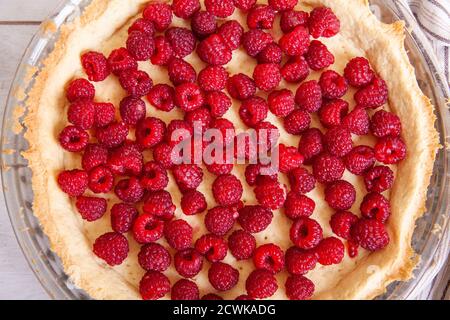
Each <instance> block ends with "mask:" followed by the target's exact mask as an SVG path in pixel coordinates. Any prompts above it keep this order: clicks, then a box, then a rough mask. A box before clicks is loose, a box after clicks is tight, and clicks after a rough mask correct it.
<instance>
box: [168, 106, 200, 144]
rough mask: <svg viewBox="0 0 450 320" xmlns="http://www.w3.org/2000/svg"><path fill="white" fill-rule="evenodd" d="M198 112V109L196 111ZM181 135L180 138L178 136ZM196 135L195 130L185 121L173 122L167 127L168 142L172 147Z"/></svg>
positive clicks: (176, 120)
mask: <svg viewBox="0 0 450 320" xmlns="http://www.w3.org/2000/svg"><path fill="white" fill-rule="evenodd" d="M196 110H197V109H196ZM179 134H181V135H180V136H178V135H179ZM193 134H194V128H193V127H192V126H191V125H190V124H189V123H188V122H187V121H185V120H178V119H175V120H172V121H170V123H169V125H168V126H167V132H166V141H167V143H168V144H170V145H173V146H175V145H177V144H178V143H179V142H181V141H183V140H188V139H190V138H191V137H192V136H193Z"/></svg>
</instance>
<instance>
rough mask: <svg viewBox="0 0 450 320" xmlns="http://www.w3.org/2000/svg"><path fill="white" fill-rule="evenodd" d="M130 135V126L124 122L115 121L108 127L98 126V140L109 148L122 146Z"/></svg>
mask: <svg viewBox="0 0 450 320" xmlns="http://www.w3.org/2000/svg"><path fill="white" fill-rule="evenodd" d="M127 136H128V126H127V125H126V124H125V123H123V122H113V123H111V124H109V125H107V126H106V127H103V128H98V129H97V132H96V137H97V140H98V142H99V143H100V144H102V145H104V146H105V147H107V148H114V147H118V146H120V145H121V144H122V143H123V142H125V140H126V139H127Z"/></svg>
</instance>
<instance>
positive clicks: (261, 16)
mask: <svg viewBox="0 0 450 320" xmlns="http://www.w3.org/2000/svg"><path fill="white" fill-rule="evenodd" d="M274 20H275V10H273V8H272V7H270V6H267V5H261V4H257V5H255V6H253V7H252V8H250V10H249V11H248V13H247V25H248V27H249V28H250V29H272V26H273V22H274Z"/></svg>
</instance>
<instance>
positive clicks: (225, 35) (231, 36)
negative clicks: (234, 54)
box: [217, 20, 244, 50]
mask: <svg viewBox="0 0 450 320" xmlns="http://www.w3.org/2000/svg"><path fill="white" fill-rule="evenodd" d="M217 34H218V35H220V36H221V37H222V39H223V41H224V42H225V44H226V45H227V46H228V48H230V49H231V50H236V49H237V48H239V46H240V45H241V42H242V35H243V34H244V28H242V26H241V25H240V23H239V22H238V21H236V20H229V21H226V22H225V23H223V24H222V25H221V26H220V27H219V29H218V30H217Z"/></svg>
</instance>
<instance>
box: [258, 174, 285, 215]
mask: <svg viewBox="0 0 450 320" xmlns="http://www.w3.org/2000/svg"><path fill="white" fill-rule="evenodd" d="M253 191H254V192H255V197H256V200H258V203H259V204H261V205H262V206H264V207H267V208H270V209H272V210H275V209H279V208H281V207H282V206H283V204H284V201H285V200H286V186H285V185H282V184H281V183H279V182H278V181H277V180H272V179H270V178H265V179H261V180H260V181H258V184H257V185H256V187H255V189H254V190H253Z"/></svg>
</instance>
